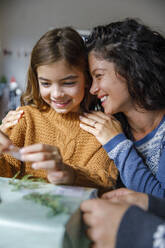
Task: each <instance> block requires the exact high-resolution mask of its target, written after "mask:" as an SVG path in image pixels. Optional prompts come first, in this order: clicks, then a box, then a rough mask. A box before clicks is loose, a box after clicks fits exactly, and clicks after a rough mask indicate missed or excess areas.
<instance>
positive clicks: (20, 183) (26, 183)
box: [9, 172, 46, 191]
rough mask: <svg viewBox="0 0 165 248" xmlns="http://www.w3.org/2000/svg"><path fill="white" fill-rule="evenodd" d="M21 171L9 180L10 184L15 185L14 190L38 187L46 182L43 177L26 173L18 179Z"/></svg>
mask: <svg viewBox="0 0 165 248" xmlns="http://www.w3.org/2000/svg"><path fill="white" fill-rule="evenodd" d="M19 174H20V172H17V173H16V174H15V176H14V177H13V178H12V179H10V180H9V184H10V185H13V186H14V187H13V190H12V191H17V190H20V189H37V188H39V187H41V183H46V181H45V180H44V179H43V178H33V177H32V175H25V176H24V177H22V179H19V180H18V179H16V178H17V177H18V176H19Z"/></svg>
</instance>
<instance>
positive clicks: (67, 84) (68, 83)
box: [63, 82, 77, 86]
mask: <svg viewBox="0 0 165 248" xmlns="http://www.w3.org/2000/svg"><path fill="white" fill-rule="evenodd" d="M76 83H77V82H64V83H63V85H64V86H72V85H75V84H76Z"/></svg>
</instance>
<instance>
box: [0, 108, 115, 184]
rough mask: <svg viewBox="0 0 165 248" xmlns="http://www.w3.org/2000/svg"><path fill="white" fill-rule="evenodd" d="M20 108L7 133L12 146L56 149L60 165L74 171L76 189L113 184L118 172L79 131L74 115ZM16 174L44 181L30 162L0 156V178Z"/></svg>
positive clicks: (93, 141)
mask: <svg viewBox="0 0 165 248" xmlns="http://www.w3.org/2000/svg"><path fill="white" fill-rule="evenodd" d="M21 109H22V110H23V111H24V116H23V117H22V118H21V119H20V120H19V122H18V123H17V124H16V125H15V126H14V127H13V128H12V129H10V131H8V133H7V134H8V136H9V137H10V139H11V140H12V142H13V144H15V145H16V146H18V147H23V146H28V145H32V144H35V143H42V144H49V145H53V146H57V147H59V148H60V151H61V154H62V157H63V162H64V163H66V164H68V165H70V166H71V167H73V168H74V169H75V170H76V172H77V173H76V174H77V177H76V182H75V185H77V186H86V187H87V186H88V187H100V186H101V187H113V186H114V185H115V183H116V179H117V175H118V171H117V168H116V166H115V165H114V162H113V161H112V160H110V159H109V158H108V155H107V153H106V151H105V150H104V149H103V148H102V146H101V144H100V143H99V142H98V141H97V140H96V138H95V137H94V136H93V135H91V134H89V133H88V132H85V131H84V130H82V129H81V128H80V126H79V124H80V122H79V114H78V113H68V114H58V113H56V112H55V111H54V110H53V109H51V108H50V109H48V110H46V111H39V110H38V109H37V108H35V107H32V106H25V107H21ZM18 171H20V172H21V176H23V175H26V174H31V175H33V176H34V177H42V178H46V171H45V170H33V169H32V167H31V163H24V164H23V163H21V162H20V161H18V160H16V159H14V158H13V157H11V156H9V155H7V154H4V155H2V157H1V159H0V176H4V177H12V176H13V175H14V174H15V173H16V172H18ZM112 179H113V180H112Z"/></svg>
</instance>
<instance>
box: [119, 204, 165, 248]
mask: <svg viewBox="0 0 165 248" xmlns="http://www.w3.org/2000/svg"><path fill="white" fill-rule="evenodd" d="M161 243H162V244H164V243H165V219H163V218H160V217H158V216H155V215H153V214H151V213H149V212H146V211H143V210H142V209H140V208H138V207H136V206H132V207H130V208H129V209H128V210H127V211H126V213H125V215H124V216H123V218H122V220H121V223H120V226H119V230H118V233H117V239H116V247H115V248H125V247H131V248H139V247H140V248H159V247H163V246H161ZM158 244H159V245H158Z"/></svg>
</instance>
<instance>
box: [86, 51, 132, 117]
mask: <svg viewBox="0 0 165 248" xmlns="http://www.w3.org/2000/svg"><path fill="white" fill-rule="evenodd" d="M89 67H90V73H91V76H92V78H93V82H92V87H91V89H90V92H91V93H92V94H94V95H97V97H98V98H99V99H100V100H101V103H102V106H103V108H104V111H105V113H106V114H115V113H119V112H127V111H128V110H129V109H130V107H131V106H132V100H131V97H130V95H129V92H128V88H127V85H126V80H125V79H124V78H123V77H122V76H120V75H119V74H117V73H116V72H115V67H114V64H113V63H112V62H108V61H107V60H105V59H101V58H98V57H96V56H95V54H94V53H92V52H91V53H90V54H89Z"/></svg>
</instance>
